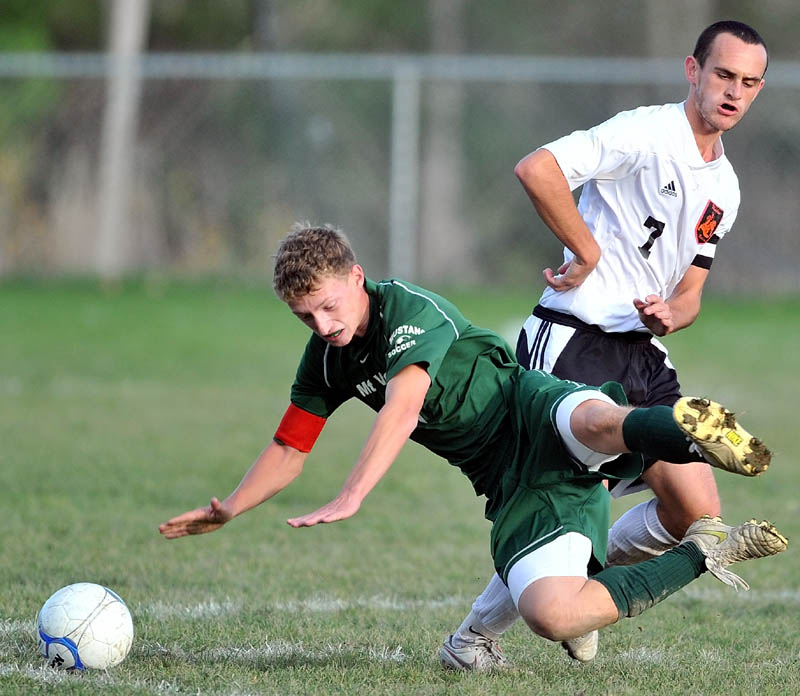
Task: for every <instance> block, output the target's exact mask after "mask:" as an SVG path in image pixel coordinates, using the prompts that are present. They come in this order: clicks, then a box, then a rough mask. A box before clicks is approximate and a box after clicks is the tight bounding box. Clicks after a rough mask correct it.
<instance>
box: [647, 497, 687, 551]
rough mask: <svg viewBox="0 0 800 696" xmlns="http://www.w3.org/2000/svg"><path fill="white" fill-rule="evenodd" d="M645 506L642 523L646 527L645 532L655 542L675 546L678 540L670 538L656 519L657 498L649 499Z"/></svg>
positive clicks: (670, 535)
mask: <svg viewBox="0 0 800 696" xmlns="http://www.w3.org/2000/svg"><path fill="white" fill-rule="evenodd" d="M645 506H646V507H645V510H644V523H645V525H647V531H648V532H649V533H650V535H651V536H652V537H653V538H654V539H655V540H656V541H659V542H661V543H662V544H666V545H667V546H670V547H671V546H675V545H676V544H677V543H678V542H679V541H680V540H679V539H676V538H675V537H674V536H672V534H670V533H669V532H668V531H667V530H666V529H665V528H664V525H663V524H661V520H660V519H658V509H657V508H658V498H650V500H648V501H647V502H646V503H645Z"/></svg>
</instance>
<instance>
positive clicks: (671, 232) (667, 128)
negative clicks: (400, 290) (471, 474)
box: [440, 21, 767, 669]
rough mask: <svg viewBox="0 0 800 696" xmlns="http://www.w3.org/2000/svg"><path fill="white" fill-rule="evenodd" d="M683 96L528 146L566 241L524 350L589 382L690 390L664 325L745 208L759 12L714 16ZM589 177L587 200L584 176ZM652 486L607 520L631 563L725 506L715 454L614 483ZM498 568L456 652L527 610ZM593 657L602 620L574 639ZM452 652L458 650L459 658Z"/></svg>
mask: <svg viewBox="0 0 800 696" xmlns="http://www.w3.org/2000/svg"><path fill="white" fill-rule="evenodd" d="M684 67H685V73H686V79H687V81H688V82H689V95H688V97H687V99H686V101H685V102H683V103H681V104H667V105H663V106H649V107H641V108H638V109H635V110H633V111H625V112H622V113H620V114H617V115H616V116H614V117H613V118H611V119H609V120H608V121H606V122H605V123H602V124H600V125H598V126H595V127H594V128H591V129H590V130H588V131H576V132H574V133H572V134H571V135H567V136H565V137H563V138H560V139H558V140H556V141H554V142H552V143H550V144H548V145H545V146H544V147H542V148H540V149H538V150H536V151H535V152H533V153H531V154H530V155H528V156H527V157H525V158H523V159H522V160H521V161H520V163H519V164H518V165H517V167H516V169H515V173H516V175H517V177H518V178H519V179H520V182H521V183H522V185H523V188H524V189H525V191H526V193H527V194H528V196H529V197H530V199H531V201H532V202H533V205H534V207H535V208H536V211H537V212H538V214H539V216H540V217H541V218H542V220H543V221H544V222H545V224H546V225H547V226H548V227H549V228H550V229H551V231H552V232H553V234H555V235H556V237H557V238H558V239H559V240H560V241H561V242H562V243H563V244H564V247H565V250H564V263H563V264H562V265H561V266H560V267H559V268H558V269H557V270H556V271H555V272H554V271H553V270H552V269H550V268H548V269H545V271H544V279H545V282H546V283H547V288H546V289H545V291H544V293H543V294H542V297H541V299H540V301H539V304H538V305H537V307H535V308H534V311H533V314H532V315H531V317H529V319H528V320H527V321H526V323H525V325H524V326H523V330H522V332H521V334H520V340H519V343H518V346H517V359H518V360H519V361H520V362H521V363H522V364H523V365H524V366H525V367H527V368H530V369H540V370H545V371H548V372H552V373H553V374H555V375H557V376H558V377H561V378H562V379H571V380H575V381H579V382H584V383H586V384H600V383H602V382H604V381H606V380H615V381H617V382H620V383H621V384H622V385H623V387H624V388H625V391H626V393H627V396H628V399H629V401H630V403H631V404H636V405H642V406H654V405H659V404H660V405H670V406H671V405H672V404H674V403H675V402H676V401H677V400H678V398H679V397H680V396H681V393H680V385H679V384H678V380H677V377H676V374H675V370H674V368H673V367H672V365H671V364H670V362H669V359H668V357H667V351H666V349H665V348H664V347H663V346H662V345H661V344H660V343H659V342H658V341H657V340H656V339H655V338H654V336H664V335H666V334H669V333H672V332H673V331H677V330H679V329H682V328H685V327H686V326H689V325H690V324H691V323H692V322H693V321H694V320H695V319H696V317H697V315H698V313H699V311H700V297H701V294H702V290H703V286H704V284H705V281H706V277H707V276H708V272H709V269H710V268H711V264H712V261H713V258H714V254H715V251H716V247H717V243H718V242H719V241H720V239H722V238H723V237H724V235H725V234H726V233H727V232H728V231H729V230H730V229H731V226H732V225H733V222H734V220H735V218H736V213H737V211H738V208H739V185H738V180H737V178H736V175H735V174H734V172H733V169H732V167H731V165H730V163H729V162H728V159H727V158H726V157H725V153H724V150H723V147H722V141H721V139H720V136H721V134H722V133H723V132H725V131H727V130H730V129H731V128H733V127H734V126H735V125H736V124H737V123H738V122H739V121H740V120H741V118H742V117H743V116H744V114H745V113H746V112H747V110H748V109H749V107H750V105H751V103H752V102H753V100H754V99H755V98H756V96H757V95H758V93H759V91H760V90H761V88H762V87H763V85H764V79H763V78H764V73H765V72H766V68H767V49H766V45H765V43H764V40H763V39H762V38H761V37H760V36H759V34H758V33H757V32H756V31H755V30H754V29H753V28H752V27H749V26H747V25H746V24H742V23H740V22H733V21H723V22H717V23H715V24H712V25H711V26H709V27H707V28H706V29H705V30H704V31H703V32H702V33H701V35H700V37H699V38H698V40H697V44H696V46H695V49H694V52H693V54H692V55H691V56H689V57H687V58H686V60H685V64H684ZM580 186H583V190H582V192H581V197H580V201H579V204H578V206H577V207H576V206H575V203H574V201H573V199H572V193H571V192H572V191H573V190H575V189H577V188H578V187H580ZM644 487H650V488H651V489H652V491H653V493H654V495H655V497H654V498H652V499H651V500H649V501H647V502H645V503H641V504H640V505H637V506H635V507H634V508H632V509H631V510H629V511H628V512H627V513H625V515H623V516H622V517H621V518H620V519H619V520H618V521H617V522H616V523H615V524H614V525H613V527H612V529H611V531H610V534H609V542H608V557H607V564H608V565H612V564H616V565H626V564H631V563H635V562H638V561H641V560H645V559H647V558H651V557H653V556H657V555H659V554H661V553H663V552H664V551H666V550H667V549H669V548H671V547H672V546H674V545H676V544H677V543H678V541H679V540H680V539H681V537H682V536H683V534H684V533H685V531H686V529H687V527H688V526H689V524H691V522H692V520H694V519H696V518H697V517H698V516H699V515H702V514H709V515H719V514H720V502H719V496H718V493H717V488H716V484H715V482H714V477H713V474H712V473H711V470H710V468H709V466H708V464H707V463H705V462H697V463H695V464H690V465H688V466H684V467H677V466H675V465H673V464H669V463H666V462H655V463H653V464H652V465H651V466H650V467H649V468H648V469H647V471H645V473H644V474H643V476H642V479H640V480H639V481H638V482H636V483H634V484H633V485H629V486H627V487H626V488H625V489H624V490H623V489H622V488H621V487H619V486H617V487H616V488H614V490H612V494H613V495H621V494H624V493H630V492H634V491H636V490H641V489H642V488H644ZM518 616H519V614H518V612H517V607H516V606H515V604H514V602H513V600H512V599H511V597H510V595H509V592H508V589H507V587H506V586H505V585H504V584H503V581H502V580H501V579H500V578H499V576H497V575H495V576H494V577H493V578H492V580H491V581H490V582H489V585H488V586H487V588H486V589H485V590H484V592H483V593H482V594H481V596H480V597H478V599H476V601H475V603H474V604H473V608H472V611H471V612H470V614H469V615H468V616H467V617H466V618H465V619H464V621H463V622H462V624H461V626H460V627H459V628H458V630H457V631H456V632H455V633H454V634H453V635H451V636H450V637H449V638H448V639H447V640H446V641H445V645H444V646H443V648H442V651H441V653H440V657H441V660H442V664H443V665H444V666H445V667H449V668H453V669H464V668H465V665H471V664H474V665H481V668H482V669H486V668H491V666H492V665H493V664H494V665H497V666H503V665H504V664H505V658H503V659H502V660H500V659H496V660H492V659H490V658H491V656H492V655H494V654H497V652H498V651H497V645H496V640H497V638H498V637H499V635H500V634H502V633H503V632H504V631H505V630H507V629H508V628H509V627H510V626H511V625H512V624H513V623H514V621H516V619H517V618H518ZM564 647H565V648H566V649H567V651H568V653H569V654H570V656H571V657H573V658H575V659H578V660H581V661H587V660H590V659H592V658H593V657H594V654H595V652H596V649H597V633H596V632H593V633H592V634H588V635H587V636H584V637H582V638H581V639H576V640H575V641H569V642H568V643H565V645H564ZM452 655H456V656H457V659H454V658H453V657H452Z"/></svg>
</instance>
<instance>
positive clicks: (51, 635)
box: [36, 582, 133, 669]
mask: <svg viewBox="0 0 800 696" xmlns="http://www.w3.org/2000/svg"><path fill="white" fill-rule="evenodd" d="M36 628H37V631H38V633H39V652H41V653H42V656H43V657H44V658H45V659H46V660H47V664H48V665H50V666H51V667H55V668H57V669H106V668H108V667H113V666H114V665H118V664H119V663H120V662H122V661H123V660H124V659H125V657H126V656H127V654H128V651H129V650H130V649H131V643H133V619H131V613H130V611H128V607H127V606H125V602H123V601H122V599H121V598H120V596H119V595H118V594H116V593H115V592H112V591H111V590H109V589H108V588H107V587H103V586H102V585H95V584H94V583H91V582H78V583H75V584H74V585H67V586H66V587H62V588H61V589H60V590H58V591H57V592H56V593H55V594H53V595H52V596H51V597H50V599H48V600H47V601H46V602H45V603H44V604H43V605H42V608H41V609H40V610H39V616H38V617H37V618H36Z"/></svg>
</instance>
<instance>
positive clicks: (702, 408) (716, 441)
mask: <svg viewBox="0 0 800 696" xmlns="http://www.w3.org/2000/svg"><path fill="white" fill-rule="evenodd" d="M672 415H673V416H674V418H675V422H676V423H677V424H678V427H679V428H680V429H681V430H683V432H685V433H686V435H688V436H689V438H690V439H691V440H692V441H693V442H694V443H695V445H696V446H697V447H698V448H699V450H700V452H701V454H702V455H703V457H704V458H705V459H706V461H708V463H709V464H711V466H715V467H717V468H719V469H725V471H730V472H732V473H734V474H741V475H742V476H758V475H759V474H761V473H763V472H765V471H766V470H767V467H769V463H770V460H771V459H772V453H771V452H770V451H769V450H768V449H767V447H766V446H765V445H764V443H763V442H761V440H759V439H758V438H757V437H753V436H752V435H751V434H750V433H748V432H747V431H746V430H745V429H744V428H743V427H742V426H741V425H739V424H738V423H737V422H736V417H735V416H734V415H733V413H731V412H730V411H729V410H728V409H727V408H725V407H724V406H722V405H721V404H718V403H715V402H714V401H709V400H708V399H698V398H694V397H690V396H685V397H683V398H682V399H679V400H678V401H677V403H676V404H675V406H674V407H673V409H672Z"/></svg>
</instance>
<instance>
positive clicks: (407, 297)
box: [291, 279, 524, 495]
mask: <svg viewBox="0 0 800 696" xmlns="http://www.w3.org/2000/svg"><path fill="white" fill-rule="evenodd" d="M365 289H366V292H367V294H368V295H369V300H370V316H369V324H368V327H367V332H366V334H365V335H364V336H363V337H358V336H357V337H355V338H354V339H353V340H352V341H351V342H350V343H349V344H348V345H346V346H344V347H341V348H337V347H334V346H331V345H330V344H329V343H327V342H326V341H324V340H323V339H322V338H320V337H319V336H317V335H316V334H314V335H313V336H312V337H311V338H310V340H309V341H308V344H307V345H306V349H305V353H304V355H303V358H302V360H301V362H300V366H299V368H298V371H297V376H296V379H295V382H294V385H293V387H292V393H291V400H292V403H294V404H295V405H296V406H298V407H299V408H302V409H304V410H305V411H308V412H310V413H313V414H315V415H317V416H322V417H323V418H327V417H328V416H330V415H331V414H332V413H333V412H334V411H335V410H336V408H337V407H338V406H339V405H340V404H342V403H344V402H345V401H347V400H348V399H350V398H356V399H359V400H361V401H363V402H364V403H365V404H367V405H368V406H369V407H371V408H372V409H374V410H375V411H378V410H380V409H381V408H382V407H383V405H384V403H385V391H386V383H387V382H388V381H389V380H390V379H391V378H392V377H394V376H395V375H396V374H397V373H398V372H399V371H400V370H402V369H403V368H404V367H406V366H408V365H419V366H420V367H422V368H424V369H425V370H426V371H427V372H428V375H429V376H430V378H431V386H430V388H429V389H428V393H427V394H426V397H425V402H424V404H423V407H422V410H421V412H420V416H419V425H418V426H417V428H416V429H415V430H414V432H413V433H412V435H411V439H412V440H414V441H415V442H418V443H420V444H421V445H423V446H425V447H426V448H428V449H429V450H431V451H432V452H434V453H436V454H438V455H439V456H441V457H444V458H445V459H447V461H449V462H450V463H451V464H453V465H455V466H457V467H459V468H460V469H461V470H462V471H463V472H464V473H465V474H466V475H467V477H468V478H469V479H470V481H471V482H472V485H473V487H474V488H475V492H476V493H477V494H479V495H480V494H487V493H488V492H489V491H491V490H493V489H494V487H495V485H496V484H497V483H498V481H499V479H500V477H501V476H502V473H503V472H502V471H501V470H500V467H498V466H497V461H498V459H499V460H501V461H502V460H506V461H507V460H508V459H509V458H510V457H511V456H512V455H513V451H514V449H515V442H514V438H513V437H510V432H511V427H512V426H511V419H510V415H509V408H508V398H509V397H508V392H509V389H508V386H509V383H510V381H511V380H512V379H513V378H514V377H515V376H517V375H519V374H521V373H523V372H524V370H523V368H522V367H520V366H519V365H518V364H517V361H516V359H515V358H514V351H513V349H512V348H511V347H510V346H509V345H508V343H507V342H506V341H505V340H503V339H502V338H501V337H500V336H498V335H497V334H495V333H494V332H492V331H489V330H486V329H481V328H478V327H476V326H473V325H472V324H470V322H469V321H467V319H466V318H464V316H463V315H462V314H461V312H459V311H458V309H456V307H455V306H454V305H453V304H452V303H451V302H449V301H448V300H446V299H445V298H443V297H441V296H439V295H437V294H435V293H432V292H430V291H429V290H425V289H423V288H420V287H418V286H416V285H412V284H411V283H407V282H405V281H400V280H396V279H392V280H385V281H381V282H378V283H375V282H373V281H371V280H369V279H367V280H366V282H365Z"/></svg>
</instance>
